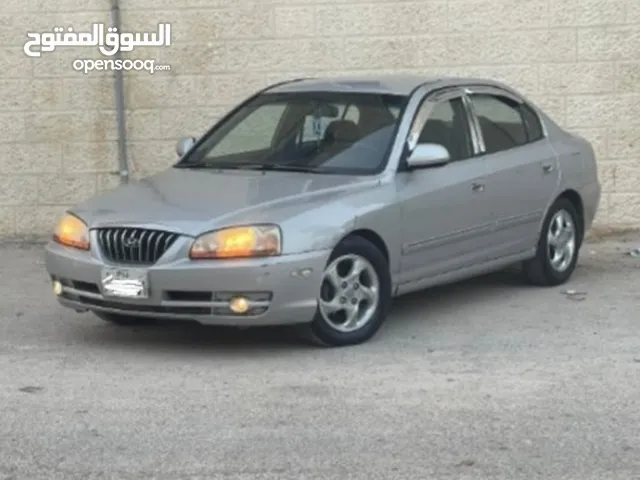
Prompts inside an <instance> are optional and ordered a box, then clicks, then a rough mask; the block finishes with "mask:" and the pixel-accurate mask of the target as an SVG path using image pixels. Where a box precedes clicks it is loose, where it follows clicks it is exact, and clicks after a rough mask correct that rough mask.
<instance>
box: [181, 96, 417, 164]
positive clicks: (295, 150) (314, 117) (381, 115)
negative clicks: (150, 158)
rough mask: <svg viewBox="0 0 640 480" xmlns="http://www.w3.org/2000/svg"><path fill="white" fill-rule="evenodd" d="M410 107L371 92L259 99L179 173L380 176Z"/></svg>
mask: <svg viewBox="0 0 640 480" xmlns="http://www.w3.org/2000/svg"><path fill="white" fill-rule="evenodd" d="M405 101H406V97H404V96H397V95H381V94H372V93H342V92H294V93H278V94H260V95H258V96H257V97H255V98H254V99H252V100H251V101H249V102H248V103H246V104H245V105H243V106H241V107H240V108H239V109H238V110H237V111H235V112H234V113H232V114H231V115H230V116H229V117H227V118H226V119H224V120H223V121H222V122H221V123H219V124H218V125H216V126H215V127H214V128H213V130H212V131H211V132H210V133H209V134H208V136H206V138H204V139H203V141H201V142H200V143H199V144H198V145H197V146H195V147H194V148H193V149H192V151H191V152H189V153H188V154H187V155H186V156H185V157H184V158H183V159H182V160H181V161H180V162H179V163H178V164H176V165H175V166H176V167H179V168H229V169H257V170H285V171H287V170H289V171H305V172H307V171H308V172H314V173H337V174H352V175H367V174H374V173H377V172H380V171H381V170H382V169H384V167H385V165H386V163H387V157H388V154H389V151H390V147H391V144H392V141H393V138H394V135H395V132H396V126H397V124H398V122H399V118H400V117H401V114H402V111H403V109H404V105H405Z"/></svg>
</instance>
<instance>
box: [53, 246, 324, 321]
mask: <svg viewBox="0 0 640 480" xmlns="http://www.w3.org/2000/svg"><path fill="white" fill-rule="evenodd" d="M180 250H181V249H180ZM174 251H175V250H174ZM167 253H170V252H167ZM329 255H330V252H329V251H315V252H308V253H303V254H296V255H283V256H280V257H270V258H261V259H241V260H198V261H192V260H189V259H188V258H186V257H185V256H182V257H178V258H176V259H174V260H173V261H171V260H166V259H161V260H160V261H159V262H157V263H156V264H155V265H151V266H149V267H148V284H149V296H148V298H145V299H120V298H114V297H109V296H106V295H105V294H104V290H103V288H102V285H101V278H102V277H101V273H102V268H103V267H106V266H116V265H112V264H109V263H108V262H106V261H104V260H103V259H102V258H101V257H100V255H99V253H98V252H95V251H92V252H85V251H79V250H76V249H72V248H67V247H64V246H62V245H59V244H57V243H54V242H49V244H47V246H46V247H45V265H46V269H47V272H48V273H49V275H50V276H51V279H52V281H53V280H57V281H59V282H60V283H61V284H62V285H63V288H62V292H61V293H60V295H58V296H57V299H58V301H59V302H60V303H61V304H62V305H63V306H65V307H69V308H72V309H74V310H77V311H86V310H94V311H99V312H108V313H119V314H125V315H134V316H143V317H153V318H158V319H169V320H195V321H197V322H199V323H202V324H206V325H233V326H259V325H285V324H296V323H306V322H310V321H311V320H312V319H313V315H314V314H315V312H316V307H317V300H316V298H317V295H318V293H319V292H320V284H321V278H322V272H323V270H324V267H325V265H326V261H327V259H328V258H329ZM237 295H241V296H244V297H245V298H248V299H249V300H250V301H251V304H252V309H251V310H250V311H249V312H247V313H245V314H234V313H233V312H232V311H231V310H229V308H228V305H229V300H230V299H231V298H232V297H234V296H237Z"/></svg>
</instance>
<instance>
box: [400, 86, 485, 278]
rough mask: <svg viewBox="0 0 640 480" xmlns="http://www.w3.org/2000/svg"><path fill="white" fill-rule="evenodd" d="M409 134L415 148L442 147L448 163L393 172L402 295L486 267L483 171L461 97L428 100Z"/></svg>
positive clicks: (451, 92) (445, 95) (449, 95)
mask: <svg viewBox="0 0 640 480" xmlns="http://www.w3.org/2000/svg"><path fill="white" fill-rule="evenodd" d="M411 132H412V133H411V134H410V135H414V137H413V138H417V143H418V144H420V143H438V144H441V145H443V146H445V147H446V148H447V149H448V151H449V153H450V157H451V160H450V162H449V163H448V164H445V165H443V166H439V167H431V168H423V169H413V170H406V169H405V171H401V172H398V175H397V191H398V195H399V198H400V200H401V205H402V216H403V218H402V256H401V265H402V270H401V272H402V273H401V275H400V284H401V285H400V288H401V289H402V288H403V284H404V286H405V287H406V288H410V285H411V284H414V285H415V284H416V283H419V284H423V283H428V281H425V280H427V279H429V278H433V277H435V276H439V275H443V274H447V273H450V272H454V271H458V270H461V269H465V268H468V267H473V266H474V265H477V264H479V263H482V262H483V261H485V259H486V255H487V252H489V251H490V250H491V232H492V220H493V219H492V216H491V211H490V209H489V208H488V204H487V201H486V198H485V197H486V195H485V188H484V184H485V180H486V173H487V172H486V165H485V161H484V159H483V158H482V157H478V156H475V152H476V151H477V148H478V147H477V142H476V139H475V136H474V133H472V132H473V130H472V128H471V122H470V117H469V114H468V111H467V108H466V104H465V102H464V101H463V93H462V92H461V91H460V90H457V89H456V90H448V91H447V92H446V93H442V94H440V95H437V96H435V97H428V98H427V100H426V101H425V102H424V103H423V105H422V106H421V107H420V109H419V111H418V114H417V115H416V118H415V120H414V126H413V127H412V129H411ZM418 133H419V135H418Z"/></svg>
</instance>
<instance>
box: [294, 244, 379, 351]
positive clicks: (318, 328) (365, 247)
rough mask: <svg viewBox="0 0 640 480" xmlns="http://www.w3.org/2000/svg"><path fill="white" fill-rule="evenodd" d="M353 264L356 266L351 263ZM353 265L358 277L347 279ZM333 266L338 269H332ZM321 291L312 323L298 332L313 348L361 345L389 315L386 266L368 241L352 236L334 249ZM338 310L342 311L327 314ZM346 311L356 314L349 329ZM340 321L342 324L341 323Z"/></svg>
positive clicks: (377, 250) (374, 247)
mask: <svg viewBox="0 0 640 480" xmlns="http://www.w3.org/2000/svg"><path fill="white" fill-rule="evenodd" d="M354 260H355V261H357V263H354ZM355 265H359V266H360V267H362V268H363V270H362V271H361V273H360V274H359V275H358V276H354V277H352V278H348V277H349V276H351V275H353V272H352V271H349V269H350V268H353V267H354V266H355ZM334 266H337V267H336V268H335V269H334ZM331 272H335V273H336V274H337V275H338V277H337V278H339V279H340V282H335V281H334V282H332V281H330V279H331V278H336V277H335V276H332V275H331ZM374 277H377V278H374ZM342 280H344V281H342ZM335 283H339V284H338V285H335ZM345 285H347V287H346V288H345V287H344V286H345ZM336 287H337V288H336ZM320 290H321V291H320V292H319V295H318V307H317V310H316V314H315V316H314V318H313V321H312V322H311V323H309V324H307V325H303V326H301V327H299V329H298V332H299V333H300V334H301V336H302V338H303V339H304V340H306V341H308V342H310V343H312V344H314V345H316V346H324V347H343V346H349V345H357V344H360V343H364V342H366V341H367V340H369V339H370V338H371V337H373V336H374V335H375V333H376V332H377V331H378V330H379V328H380V326H381V325H382V323H383V322H384V320H385V319H386V317H387V314H388V312H389V307H390V305H391V275H390V273H389V264H388V262H387V260H386V258H385V256H384V255H383V254H382V252H380V250H379V249H378V248H377V247H376V246H375V245H373V244H372V243H371V242H369V241H368V240H366V239H364V238H362V237H359V236H355V235H354V236H351V237H347V238H345V239H344V240H343V241H342V242H340V244H338V246H336V248H335V249H334V251H333V253H332V254H331V256H330V257H329V260H328V262H327V265H326V267H325V272H324V275H323V281H322V284H321V287H320ZM373 295H375V297H374V296H373ZM331 300H333V301H331ZM341 300H342V301H344V303H342V302H341ZM352 302H354V303H352ZM354 305H357V307H355V306H354ZM337 307H341V308H343V310H338V311H336V312H334V313H329V311H330V310H332V309H333V308H337ZM348 311H351V312H354V311H357V312H358V314H357V315H355V316H354V317H353V319H354V324H353V326H352V328H347V324H346V319H347V318H346V314H347V312H348ZM341 317H344V318H341ZM343 319H344V320H345V322H344V323H343V322H342V321H341V320H343Z"/></svg>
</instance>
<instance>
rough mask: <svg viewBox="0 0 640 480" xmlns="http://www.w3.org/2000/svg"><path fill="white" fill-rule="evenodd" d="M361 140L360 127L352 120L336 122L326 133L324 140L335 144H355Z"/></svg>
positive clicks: (329, 126) (328, 127) (331, 124)
mask: <svg viewBox="0 0 640 480" xmlns="http://www.w3.org/2000/svg"><path fill="white" fill-rule="evenodd" d="M359 138H360V132H359V129H358V126H357V125H356V124H355V122H354V121H352V120H334V121H333V122H331V123H330V124H329V125H328V126H327V129H326V130H325V133H324V139H325V140H327V141H334V142H354V141H356V140H358V139H359Z"/></svg>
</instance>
